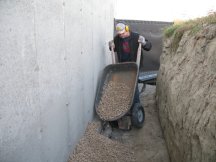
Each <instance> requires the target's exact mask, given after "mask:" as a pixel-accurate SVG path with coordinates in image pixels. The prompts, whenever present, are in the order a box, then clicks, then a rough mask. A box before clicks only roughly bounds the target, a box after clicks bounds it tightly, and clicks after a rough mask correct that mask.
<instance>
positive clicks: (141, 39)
mask: <svg viewBox="0 0 216 162" xmlns="http://www.w3.org/2000/svg"><path fill="white" fill-rule="evenodd" d="M138 42H139V43H141V44H142V48H143V49H144V50H146V51H150V50H151V48H152V44H151V42H149V41H148V40H147V39H145V37H143V36H141V35H140V36H139V39H138Z"/></svg>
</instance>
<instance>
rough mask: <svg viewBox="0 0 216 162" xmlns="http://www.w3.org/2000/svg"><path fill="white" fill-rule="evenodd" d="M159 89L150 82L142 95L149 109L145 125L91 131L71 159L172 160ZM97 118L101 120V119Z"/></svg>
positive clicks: (75, 161) (89, 161)
mask: <svg viewBox="0 0 216 162" xmlns="http://www.w3.org/2000/svg"><path fill="white" fill-rule="evenodd" d="M155 91H156V86H152V85H147V86H146V88H145V90H144V92H142V93H141V94H140V100H141V104H142V105H143V106H144V110H145V122H144V126H143V127H142V128H140V129H137V128H133V127H132V129H130V130H121V129H118V128H116V127H110V128H109V129H107V130H108V131H107V133H104V132H103V134H100V133H99V131H98V132H97V134H94V133H92V132H91V133H89V130H88V131H87V133H86V134H85V135H84V136H83V138H82V139H81V142H79V144H78V145H77V146H76V148H75V149H74V151H73V152H72V153H71V155H70V158H69V160H68V162H79V161H82V162H85V161H86V162H97V161H98V162H102V161H104V162H105V161H106V162H113V161H116V162H121V161H122V162H123V161H124V162H127V161H128V162H132V161H134V162H169V161H170V160H169V155H168V151H167V148H166V143H165V140H164V137H163V133H162V129H161V126H160V121H159V117H158V110H157V106H156V100H155ZM94 121H96V122H99V120H98V118H96V119H95V120H94ZM90 129H92V128H90ZM91 131H92V130H91ZM89 136H91V137H89Z"/></svg>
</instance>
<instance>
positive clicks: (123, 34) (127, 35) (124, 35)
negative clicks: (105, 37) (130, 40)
mask: <svg viewBox="0 0 216 162" xmlns="http://www.w3.org/2000/svg"><path fill="white" fill-rule="evenodd" d="M118 35H119V37H121V38H127V37H129V35H130V34H129V32H126V31H124V32H123V33H119V34H118Z"/></svg>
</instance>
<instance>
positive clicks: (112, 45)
mask: <svg viewBox="0 0 216 162" xmlns="http://www.w3.org/2000/svg"><path fill="white" fill-rule="evenodd" d="M109 48H110V49H112V48H113V49H114V48H115V44H114V41H113V40H111V41H109Z"/></svg>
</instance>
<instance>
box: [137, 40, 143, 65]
mask: <svg viewBox="0 0 216 162" xmlns="http://www.w3.org/2000/svg"><path fill="white" fill-rule="evenodd" d="M141 50H142V44H141V43H139V47H138V50H137V60H136V63H137V66H138V68H139V66H140V58H141Z"/></svg>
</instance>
